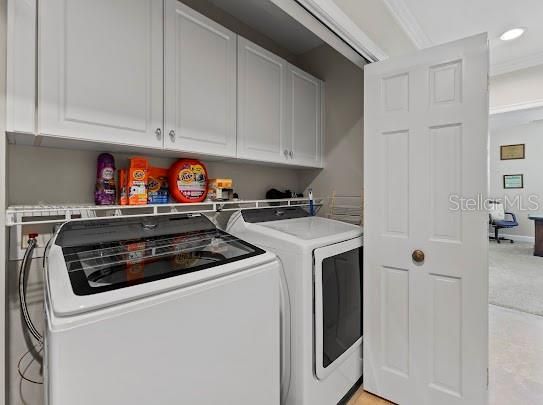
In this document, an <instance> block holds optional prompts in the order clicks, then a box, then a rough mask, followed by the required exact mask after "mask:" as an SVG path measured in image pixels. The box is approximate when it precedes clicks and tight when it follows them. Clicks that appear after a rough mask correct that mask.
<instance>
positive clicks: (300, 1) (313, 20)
mask: <svg viewBox="0 0 543 405" xmlns="http://www.w3.org/2000/svg"><path fill="white" fill-rule="evenodd" d="M270 1H271V2H272V3H273V4H275V5H276V6H277V7H279V8H280V9H282V10H283V11H284V12H286V13H287V14H288V15H290V16H291V17H292V18H294V19H295V20H297V21H298V22H299V23H300V24H302V25H303V26H304V27H306V28H307V29H308V30H309V31H311V32H313V33H314V34H315V35H317V36H318V37H319V38H320V39H322V40H323V41H324V42H326V43H327V44H328V45H330V46H331V47H332V48H334V49H335V50H336V51H338V52H339V53H341V54H342V55H343V56H345V57H346V58H347V59H349V60H350V61H351V62H353V63H354V64H355V65H357V66H359V67H362V66H364V65H365V64H366V63H368V62H377V61H380V60H383V59H387V58H388V55H387V53H386V52H385V51H384V50H383V49H381V48H380V47H379V46H378V45H377V44H376V43H375V42H373V41H372V40H371V39H370V37H369V36H368V35H367V34H366V33H365V32H364V31H363V30H362V29H361V28H360V27H359V26H358V25H356V24H355V23H354V22H353V21H352V20H351V18H350V17H349V16H348V15H347V14H345V13H344V12H343V10H341V9H340V8H339V7H338V6H337V5H336V4H335V3H334V2H333V0H270Z"/></svg>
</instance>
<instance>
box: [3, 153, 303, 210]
mask: <svg viewBox="0 0 543 405" xmlns="http://www.w3.org/2000/svg"><path fill="white" fill-rule="evenodd" d="M8 153H9V154H8V170H9V172H10V173H11V175H10V176H9V178H8V190H9V204H10V205H19V204H37V203H45V204H55V203H94V196H93V190H94V184H95V181H96V158H97V156H98V155H99V152H93V151H81V150H63V149H52V148H40V147H33V146H20V145H9V146H8ZM113 155H114V157H115V163H116V165H117V168H122V167H127V166H128V159H129V157H131V156H133V155H131V154H124V153H114V154H113ZM148 159H149V162H150V164H151V165H153V166H157V167H166V168H167V167H170V165H171V164H172V163H173V162H175V161H176V159H171V158H162V157H148ZM204 163H205V164H206V166H207V169H208V171H209V176H210V178H215V177H227V178H232V179H233V180H234V187H235V190H236V192H238V193H239V195H240V197H241V198H244V199H263V198H264V197H265V194H266V191H267V190H268V189H269V188H271V187H276V188H279V189H291V190H293V191H294V190H299V189H300V187H299V182H298V172H297V171H296V170H294V169H290V168H283V167H271V166H263V165H257V164H243V163H229V162H221V161H204Z"/></svg>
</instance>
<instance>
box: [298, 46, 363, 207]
mask: <svg viewBox="0 0 543 405" xmlns="http://www.w3.org/2000/svg"><path fill="white" fill-rule="evenodd" d="M297 62H298V65H299V66H300V67H301V68H302V69H304V70H306V71H308V72H310V73H312V74H313V75H314V76H316V77H318V78H320V79H321V80H324V81H325V82H326V96H325V105H326V128H325V148H324V150H325V156H326V166H325V168H324V169H323V170H302V171H300V187H301V188H302V189H307V188H308V187H312V188H313V190H314V195H315V196H331V195H332V193H333V192H336V193H337V194H338V195H360V194H361V192H362V189H363V186H364V176H363V168H364V162H363V158H364V153H363V149H364V136H363V132H364V121H363V114H364V74H363V71H362V69H360V68H359V67H357V66H356V65H354V64H353V63H351V62H350V61H348V60H347V59H345V58H344V57H343V56H341V55H340V54H339V53H338V52H336V51H335V50H334V49H332V48H330V47H329V46H321V47H319V48H316V49H313V50H311V51H309V52H308V53H306V54H304V55H302V56H299V57H298V58H297ZM348 204H352V203H351V202H348ZM322 213H323V214H324V213H326V207H324V209H323V210H322Z"/></svg>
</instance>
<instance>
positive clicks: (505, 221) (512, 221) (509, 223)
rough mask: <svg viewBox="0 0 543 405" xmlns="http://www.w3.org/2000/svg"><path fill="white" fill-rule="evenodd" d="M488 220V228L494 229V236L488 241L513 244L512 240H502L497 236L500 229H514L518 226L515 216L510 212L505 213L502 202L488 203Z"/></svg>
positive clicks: (502, 238)
mask: <svg viewBox="0 0 543 405" xmlns="http://www.w3.org/2000/svg"><path fill="white" fill-rule="evenodd" d="M507 217H509V218H507ZM488 220H489V224H490V226H491V227H493V228H494V236H491V237H490V240H495V241H496V242H498V243H500V242H501V241H502V240H503V241H506V240H508V241H509V242H510V243H513V239H508V238H504V237H503V236H500V235H499V230H500V229H508V228H515V227H517V226H518V222H517V217H516V215H515V214H513V213H512V212H505V209H504V207H503V203H502V202H500V201H490V212H489V213H488Z"/></svg>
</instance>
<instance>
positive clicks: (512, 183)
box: [503, 174, 524, 189]
mask: <svg viewBox="0 0 543 405" xmlns="http://www.w3.org/2000/svg"><path fill="white" fill-rule="evenodd" d="M503 188H506V189H508V188H524V175H522V174H504V175H503Z"/></svg>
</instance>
